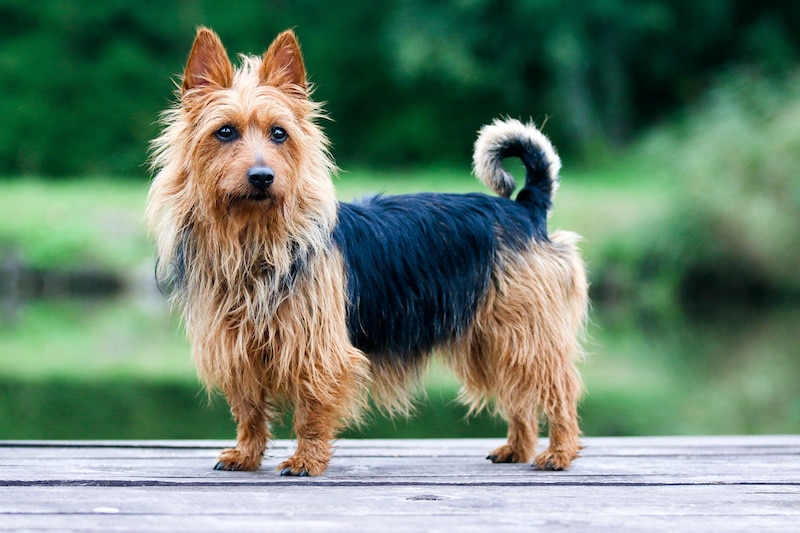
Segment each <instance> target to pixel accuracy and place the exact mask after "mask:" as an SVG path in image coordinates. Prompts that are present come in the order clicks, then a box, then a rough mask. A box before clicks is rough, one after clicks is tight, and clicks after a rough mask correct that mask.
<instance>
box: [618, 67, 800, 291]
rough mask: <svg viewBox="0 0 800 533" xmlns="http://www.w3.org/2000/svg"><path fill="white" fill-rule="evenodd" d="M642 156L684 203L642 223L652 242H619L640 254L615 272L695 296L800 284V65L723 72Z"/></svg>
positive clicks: (652, 140) (793, 287) (657, 133)
mask: <svg viewBox="0 0 800 533" xmlns="http://www.w3.org/2000/svg"><path fill="white" fill-rule="evenodd" d="M637 156H638V157H641V158H642V159H643V160H648V161H650V162H651V163H653V164H656V165H658V166H659V167H660V168H661V171H660V172H661V173H662V174H663V175H664V176H665V179H667V180H672V181H674V193H675V194H677V199H678V202H677V207H676V209H675V211H674V212H673V213H672V214H671V215H670V216H669V217H667V219H666V220H663V221H661V222H660V223H655V224H654V225H652V226H650V227H648V228H643V230H642V231H643V232H645V233H646V234H647V236H646V237H644V236H641V238H638V239H631V242H633V241H636V242H637V243H642V242H644V243H646V244H644V245H640V246H639V247H638V248H634V247H633V246H632V245H631V244H630V242H629V243H627V244H626V243H616V246H617V247H618V248H620V250H621V251H618V252H617V253H616V255H618V256H625V255H632V256H634V257H633V258H632V259H633V266H632V269H631V270H632V271H634V272H635V273H636V274H635V277H636V279H634V280H630V278H629V276H628V277H626V276H624V275H619V274H618V275H617V277H623V278H624V279H628V282H629V283H632V284H636V285H645V286H646V285H649V286H650V287H653V286H660V287H662V288H664V287H666V289H665V290H666V291H667V292H668V293H670V294H671V295H672V296H676V295H679V296H682V297H684V298H685V299H687V300H689V301H698V300H705V299H742V300H745V301H752V300H763V299H765V298H773V297H775V296H779V295H781V294H787V293H796V292H798V291H800V269H798V268H797V265H799V264H800V232H798V231H797V227H798V226H797V224H798V213H800V175H798V169H800V73H798V74H794V75H792V76H788V77H786V78H784V79H781V80H777V81H776V80H770V79H768V78H765V77H763V76H761V75H759V74H757V73H754V72H752V71H740V72H736V73H734V74H730V75H728V76H726V77H725V78H724V79H723V80H722V81H721V82H720V83H719V84H718V85H717V86H716V88H715V89H713V90H712V91H711V92H710V94H709V95H708V97H707V98H706V99H704V101H703V102H702V103H701V104H700V105H698V106H696V108H695V109H694V110H692V111H691V112H690V113H688V114H687V115H685V116H684V117H683V118H682V120H680V121H679V122H677V123H675V124H672V125H670V126H667V127H662V128H660V129H659V130H657V131H655V132H654V133H652V134H651V135H650V136H649V137H648V138H647V139H646V140H645V141H644V142H643V143H642V144H641V146H640V147H639V148H638V154H637ZM654 222H656V221H654ZM614 255H615V253H613V250H612V253H610V254H609V256H610V259H608V260H607V261H611V262H612V263H613V257H614ZM628 259H631V258H630V257H629V258H628ZM609 264H610V263H609ZM606 266H608V264H607V265H606ZM631 270H629V271H628V274H629V273H630V271H631ZM609 275H610V274H606V276H609ZM661 292H663V291H661Z"/></svg>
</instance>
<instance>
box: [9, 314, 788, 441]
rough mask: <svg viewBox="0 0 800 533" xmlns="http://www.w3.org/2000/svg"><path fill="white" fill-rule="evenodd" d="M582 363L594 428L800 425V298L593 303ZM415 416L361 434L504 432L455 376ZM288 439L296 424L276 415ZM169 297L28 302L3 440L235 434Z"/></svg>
mask: <svg viewBox="0 0 800 533" xmlns="http://www.w3.org/2000/svg"><path fill="white" fill-rule="evenodd" d="M590 337H591V342H590V345H589V352H590V354H589V356H588V357H587V359H586V361H585V362H584V363H583V364H582V371H583V375H584V379H585V382H586V388H587V394H586V396H585V398H584V401H583V403H582V405H581V416H582V424H581V425H582V427H583V430H584V433H585V434H587V435H647V434H753V433H796V432H798V431H800V357H799V356H800V308H797V307H791V306H789V307H787V306H783V307H780V308H772V309H765V308H761V309H759V310H756V311H753V310H747V309H735V308H728V309H724V310H719V309H718V310H716V311H714V312H704V313H702V314H699V315H697V314H695V315H693V316H691V317H689V316H685V315H680V314H677V313H673V314H672V315H670V316H668V317H664V316H659V317H654V316H644V315H642V314H640V313H633V312H627V311H624V310H619V309H617V310H615V311H613V312H612V311H610V310H604V309H602V308H601V309H599V310H595V312H594V315H593V324H592V327H591V331H590ZM428 383H429V392H428V397H427V398H425V399H423V400H421V401H420V408H419V410H418V413H417V416H415V417H414V418H413V419H411V420H409V421H406V420H386V419H384V418H381V417H380V416H377V415H375V416H373V417H372V418H371V419H370V420H369V422H368V423H367V424H366V425H364V426H363V427H361V428H357V429H351V430H348V431H347V433H346V434H345V436H350V437H487V436H488V437H500V436H502V435H503V434H504V432H505V428H504V425H503V424H502V423H501V422H499V421H497V420H494V419H492V418H491V417H488V416H481V417H478V418H472V419H469V420H465V419H464V414H465V411H464V409H463V408H462V407H461V406H460V405H458V404H457V403H456V402H455V401H454V397H455V394H456V385H455V383H454V381H453V380H452V378H451V377H450V376H448V375H439V374H437V375H434V376H430V377H429V379H428ZM275 429H276V434H277V436H279V437H286V436H288V435H289V430H288V427H287V424H285V423H282V422H279V423H278V424H276V428H275ZM234 435H235V430H234V426H233V424H232V422H231V421H230V417H229V414H228V409H227V406H226V405H225V402H224V401H223V400H222V399H221V398H212V399H211V401H210V402H209V400H208V398H207V396H206V394H205V392H203V391H202V389H201V387H200V385H199V384H198V383H197V380H196V378H195V377H194V373H193V370H192V367H191V363H190V361H189V353H188V347H187V346H186V343H185V342H184V341H183V339H182V336H181V334H180V332H179V326H178V324H177V323H176V321H175V320H172V319H169V318H168V317H167V315H166V313H165V309H164V304H163V302H161V301H160V300H158V299H153V300H152V301H150V300H144V301H143V300H142V299H131V298H125V299H115V300H103V301H85V300H54V301H39V302H32V303H24V304H21V305H20V306H19V307H17V308H15V310H14V313H13V315H9V314H7V315H6V316H5V317H4V320H3V321H2V322H1V323H0V439H84V438H87V439H88V438H101V439H151V438H163V439H172V438H233V437H234Z"/></svg>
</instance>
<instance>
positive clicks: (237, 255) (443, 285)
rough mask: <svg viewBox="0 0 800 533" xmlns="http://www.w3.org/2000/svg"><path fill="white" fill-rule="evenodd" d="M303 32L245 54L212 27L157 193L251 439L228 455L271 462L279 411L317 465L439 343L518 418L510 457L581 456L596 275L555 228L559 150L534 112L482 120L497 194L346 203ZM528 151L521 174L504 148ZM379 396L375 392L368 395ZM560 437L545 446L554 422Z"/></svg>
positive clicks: (408, 381) (410, 378) (159, 216)
mask: <svg viewBox="0 0 800 533" xmlns="http://www.w3.org/2000/svg"><path fill="white" fill-rule="evenodd" d="M321 115H322V111H321V108H320V106H319V104H317V103H315V102H313V101H312V100H311V99H310V88H309V85H308V84H307V82H306V72H305V67H304V64H303V60H302V57H301V54H300V49H299V46H298V44H297V40H296V38H295V35H294V34H293V33H292V32H291V31H286V32H284V33H282V34H280V35H279V36H278V37H277V38H276V39H275V41H274V42H273V43H272V45H271V46H270V47H269V49H268V50H267V51H266V52H265V53H264V55H263V57H254V56H242V57H241V65H240V66H239V67H238V68H234V67H233V65H232V64H231V62H230V60H229V59H228V55H227V52H226V51H225V49H224V47H223V45H222V43H221V41H220V40H219V38H218V37H217V35H216V34H215V33H213V32H212V31H211V30H208V29H205V28H201V29H200V30H199V31H198V33H197V37H196V39H195V42H194V46H193V48H192V51H191V53H190V55H189V60H188V63H187V65H186V70H185V73H184V76H183V80H182V84H181V87H180V90H179V102H178V105H176V107H174V108H173V109H170V110H168V111H166V112H165V113H164V115H163V124H164V129H163V132H162V134H161V136H160V137H158V138H157V139H156V140H155V141H154V143H153V159H152V165H153V169H154V172H155V173H156V175H155V178H154V180H153V183H152V187H151V190H150V194H149V197H148V207H147V219H148V223H149V229H150V231H151V233H152V235H154V237H155V239H156V241H157V247H158V256H159V263H158V269H157V270H158V277H159V279H160V280H161V281H162V283H166V284H168V285H169V288H170V290H171V291H172V298H173V302H174V304H175V305H176V306H177V307H178V308H179V309H180V310H181V312H182V315H183V317H184V320H185V327H186V331H187V334H188V337H189V339H190V341H191V345H192V355H193V357H194V360H195V363H196V365H197V368H198V372H199V374H200V376H201V377H202V379H203V380H204V381H205V383H206V384H207V386H208V387H209V389H212V388H218V389H219V390H221V391H222V392H223V393H224V394H225V396H226V398H227V401H228V402H229V404H230V407H231V411H232V413H233V416H234V418H235V420H236V422H237V425H238V426H237V427H238V429H237V443H236V447H235V448H231V449H227V450H224V451H223V452H222V454H221V455H220V456H219V460H218V463H217V464H216V467H215V468H217V469H220V470H256V469H258V468H259V466H260V464H261V460H262V456H263V453H264V451H265V450H266V447H267V443H268V440H269V438H270V432H269V423H270V421H271V420H273V419H274V417H275V416H276V415H277V414H278V412H279V411H280V410H281V409H284V408H287V407H288V408H292V409H293V410H294V419H293V428H292V429H293V433H294V434H295V435H296V438H297V448H296V451H295V453H294V455H292V456H291V457H290V458H288V459H287V460H285V461H283V462H282V463H281V464H280V465H279V466H278V469H279V471H280V472H281V474H283V475H319V474H322V473H323V472H324V471H325V469H326V468H327V466H328V464H329V462H330V459H331V453H332V449H331V443H332V440H333V439H334V437H335V435H336V433H337V430H339V429H340V428H341V427H342V426H343V425H344V424H346V423H348V422H351V421H354V420H358V418H359V413H360V411H361V409H362V407H364V405H365V404H366V403H367V399H368V397H369V394H370V392H371V396H372V398H373V399H374V401H375V402H376V403H377V404H378V405H379V406H382V407H384V408H386V409H387V410H388V411H390V412H394V413H403V414H405V413H408V411H409V408H410V405H411V396H410V393H409V392H408V391H409V388H412V387H413V386H414V384H415V383H416V380H417V378H418V375H419V373H420V370H421V369H422V368H423V367H424V366H425V365H426V363H427V361H428V360H429V359H430V356H431V355H432V354H433V353H436V354H437V355H438V356H440V357H442V358H443V360H444V361H446V362H447V363H449V364H450V365H451V367H452V368H453V369H454V371H455V373H456V374H457V375H458V376H459V377H460V378H461V380H462V381H463V385H464V387H463V389H462V394H461V397H462V399H463V400H464V401H465V402H466V403H467V404H468V405H469V406H470V408H471V410H472V411H476V410H479V409H483V408H486V407H490V408H492V409H493V410H494V411H495V412H496V413H498V414H500V415H502V416H503V417H504V418H505V419H506V420H507V421H508V442H507V443H506V444H503V445H502V446H500V447H499V448H497V449H496V450H494V451H492V452H490V453H489V457H488V458H489V459H491V460H492V461H494V462H523V461H530V460H531V459H533V463H534V466H536V467H537V468H541V469H551V470H560V469H563V468H566V467H567V466H569V464H570V462H571V461H572V460H573V459H574V458H575V457H577V455H578V452H579V450H580V444H579V440H578V437H579V434H580V431H579V428H578V421H577V402H578V399H579V395H580V392H581V382H580V378H579V376H578V373H577V371H576V367H575V361H576V359H577V357H578V356H579V355H580V353H581V349H580V345H579V340H580V334H581V331H582V328H583V324H584V321H585V316H586V309H587V282H586V276H585V273H584V267H583V261H582V259H581V256H580V253H579V252H578V250H577V247H576V242H577V241H578V237H577V236H576V235H574V234H572V233H565V232H555V233H552V234H549V233H548V231H547V217H548V212H549V210H550V206H551V202H552V199H553V195H554V193H555V191H556V187H557V184H558V171H559V168H560V161H559V158H558V156H557V155H556V153H555V151H554V150H553V148H552V146H551V144H550V142H549V141H548V140H547V138H546V137H545V136H544V135H542V134H541V133H540V132H539V131H538V130H537V129H536V128H535V127H534V126H533V125H530V124H522V123H520V122H518V121H515V120H505V121H495V122H494V123H492V124H491V125H488V126H486V127H484V128H483V129H482V130H481V131H480V134H479V137H478V140H477V142H476V145H475V153H474V170H475V173H476V175H477V176H478V178H479V179H480V180H481V181H482V182H483V183H485V184H486V185H487V186H488V187H489V188H491V189H492V190H494V191H495V192H496V193H497V194H498V195H499V196H487V195H483V194H466V195H448V194H425V193H421V194H413V195H404V196H377V197H373V198H370V199H366V200H364V201H362V202H360V203H353V204H347V203H340V202H338V201H337V200H336V197H335V194H334V188H333V184H332V181H331V175H332V173H333V172H334V171H335V166H334V163H333V161H332V158H331V156H330V155H329V152H328V142H327V140H326V138H325V136H324V135H323V133H322V131H321V129H320V128H319V127H318V126H317V125H316V119H318V118H319V117H320V116H321ZM509 156H515V157H519V158H520V159H522V161H523V163H524V165H525V169H526V176H525V184H524V186H523V187H522V189H521V190H520V192H519V193H518V194H517V196H516V199H515V200H511V199H510V196H511V194H512V192H513V191H514V188H515V180H514V178H513V177H512V176H511V175H510V174H508V173H507V172H506V171H505V170H504V169H503V167H502V165H501V162H502V159H503V158H505V157H509ZM368 391H369V392H368ZM542 417H545V418H546V419H547V421H548V423H549V437H550V439H549V440H550V442H549V447H548V448H547V449H546V450H544V451H542V452H541V453H540V454H539V455H536V456H535V457H534V454H535V447H536V440H537V436H538V432H539V421H540V418H542Z"/></svg>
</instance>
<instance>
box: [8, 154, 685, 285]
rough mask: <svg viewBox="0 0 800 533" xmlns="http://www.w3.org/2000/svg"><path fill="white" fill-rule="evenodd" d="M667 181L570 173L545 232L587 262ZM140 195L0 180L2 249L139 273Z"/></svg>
mask: <svg viewBox="0 0 800 533" xmlns="http://www.w3.org/2000/svg"><path fill="white" fill-rule="evenodd" d="M515 175H521V172H520V171H519V170H518V171H517V172H516V173H515ZM663 184H664V180H662V179H658V177H657V176H655V175H654V174H653V173H652V172H650V171H647V170H643V169H642V168H625V167H624V166H623V167H621V168H619V166H616V167H601V168H574V169H570V168H567V169H566V170H565V171H564V172H563V179H562V184H561V188H560V190H559V193H558V197H557V198H556V202H555V208H554V211H553V216H552V219H551V224H550V225H551V228H563V229H569V230H572V231H576V232H578V233H580V234H581V235H583V236H584V239H585V245H584V246H585V249H586V253H587V256H588V257H589V260H590V262H591V260H592V256H593V255H595V253H594V252H595V251H598V252H599V251H600V250H602V249H603V247H604V246H605V243H606V241H608V240H610V239H612V238H616V237H618V236H621V235H624V234H625V233H626V232H627V231H629V229H630V228H631V227H634V226H636V225H638V224H641V223H642V222H643V221H645V220H652V218H653V217H654V216H659V215H660V214H662V213H665V212H667V211H668V210H669V209H670V207H671V206H672V202H671V198H670V197H669V194H668V193H667V192H666V190H665V187H664V185H663ZM335 185H336V188H337V194H338V196H339V198H340V199H341V200H343V201H352V200H354V199H359V198H362V197H363V196H365V195H370V194H377V193H386V194H403V193H410V192H418V191H434V192H455V193H462V192H485V193H490V194H491V192H490V191H488V190H487V189H486V188H485V187H484V186H483V185H481V184H480V183H479V182H478V181H477V180H475V178H474V177H473V176H471V174H470V171H469V169H468V168H466V167H464V168H462V169H429V170H415V171H391V172H389V171H378V172H375V171H367V170H362V169H355V170H349V171H344V172H342V173H341V174H340V175H339V176H338V177H336V178H335ZM146 194H147V184H145V183H141V182H137V181H133V180H119V179H110V178H100V177H96V178H87V179H73V180H61V181H47V180H42V179H35V178H28V179H21V178H19V179H6V180H2V181H0V212H3V213H4V217H3V218H2V220H0V251H2V250H5V251H6V252H8V251H11V252H12V253H14V254H15V255H16V256H18V258H19V260H21V261H22V262H23V263H25V264H27V265H30V266H32V267H34V268H39V269H45V270H47V269H61V270H70V269H76V268H82V267H86V266H94V267H97V268H101V269H109V270H113V271H127V272H134V273H136V272H137V269H146V268H147V265H149V264H151V263H152V256H153V248H152V246H151V245H150V243H149V242H148V239H147V237H146V235H145V232H144V223H143V213H144V206H145V201H146Z"/></svg>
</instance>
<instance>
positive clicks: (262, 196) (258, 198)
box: [243, 191, 272, 203]
mask: <svg viewBox="0 0 800 533" xmlns="http://www.w3.org/2000/svg"><path fill="white" fill-rule="evenodd" d="M270 198H272V197H271V196H270V195H268V194H267V193H266V192H264V191H258V192H254V193H251V194H248V195H246V196H245V197H244V198H243V199H244V200H246V201H249V202H256V203H259V202H263V201H265V200H269V199H270Z"/></svg>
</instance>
